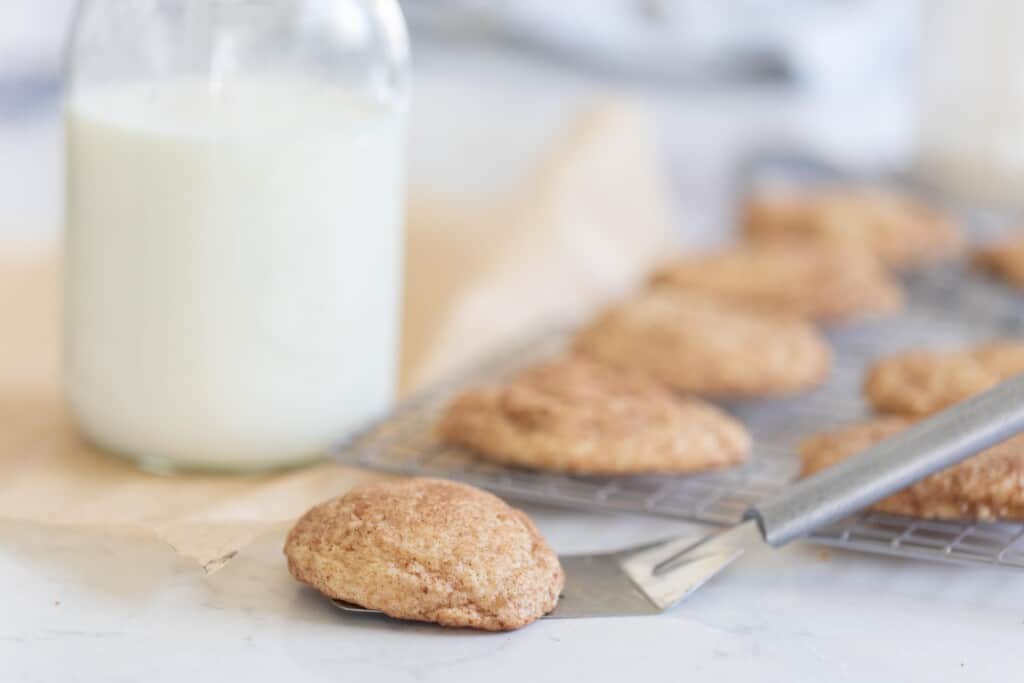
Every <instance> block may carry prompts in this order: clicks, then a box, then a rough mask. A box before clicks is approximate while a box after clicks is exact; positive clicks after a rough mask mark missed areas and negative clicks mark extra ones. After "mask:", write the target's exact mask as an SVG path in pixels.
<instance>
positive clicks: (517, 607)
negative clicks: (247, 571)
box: [284, 478, 565, 631]
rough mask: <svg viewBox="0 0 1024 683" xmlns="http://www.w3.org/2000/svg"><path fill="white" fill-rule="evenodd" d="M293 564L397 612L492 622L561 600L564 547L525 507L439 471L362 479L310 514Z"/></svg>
mask: <svg viewBox="0 0 1024 683" xmlns="http://www.w3.org/2000/svg"><path fill="white" fill-rule="evenodd" d="M284 552H285V555H286V556H287V558H288V569H289V571H290V572H291V574H292V576H294V577H295V578H296V579H298V580H299V581H301V582H303V583H306V584H309V585H310V586H312V587H313V588H316V589H317V590H319V591H320V592H321V593H323V594H324V595H327V596H328V597H331V598H336V599H339V600H344V601H347V602H351V603H354V604H357V605H361V606H363V607H366V608H368V609H376V610H380V611H382V612H384V613H385V614H388V615H389V616H392V617H396V618H399V619H412V620H417V621H430V622H436V623H438V624H442V625H444V626H455V627H470V628H477V629H483V630H489V631H503V630H510V629H516V628H520V627H522V626H525V625H526V624H529V623H530V622H532V621H534V620H536V619H538V618H540V617H541V616H543V615H544V614H547V613H548V612H550V611H551V610H553V609H554V608H555V605H556V604H557V602H558V596H559V593H560V592H561V590H562V588H563V586H564V584H565V575H564V573H563V571H562V567H561V565H560V564H559V561H558V557H557V556H556V555H555V553H554V552H553V551H552V550H551V548H550V547H549V546H548V544H547V543H546V542H545V540H544V539H543V537H541V535H540V532H539V531H538V530H537V528H536V527H535V526H534V525H533V522H531V521H530V519H529V517H527V516H526V514H525V513H523V512H522V511H520V510H517V509H515V508H512V507H510V506H509V505H507V504H506V503H505V502H504V501H502V500H501V499H500V498H498V497H496V496H494V495H492V494H490V493H487V492H484V491H481V490H479V489H476V488H473V487H471V486H467V485H465V484H459V483H455V482H450V481H445V480H440V479H428V478H420V479H407V480H403V481H396V482H387V483H383V484H376V485H372V486H367V487H363V488H358V489H354V490H352V491H350V492H349V493H347V494H345V495H344V496H341V497H339V498H334V499H332V500H329V501H326V502H324V503H321V504H320V505H317V506H315V507H314V508H312V509H311V510H309V511H308V512H307V513H306V514H304V515H303V516H302V517H301V518H300V519H299V520H298V522H296V524H295V526H294V527H293V528H292V530H291V532H290V533H289V534H288V538H287V541H286V542H285V548H284Z"/></svg>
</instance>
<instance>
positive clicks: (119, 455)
mask: <svg viewBox="0 0 1024 683" xmlns="http://www.w3.org/2000/svg"><path fill="white" fill-rule="evenodd" d="M81 438H83V439H84V440H85V441H86V442H87V443H88V444H89V445H90V446H92V447H93V448H95V449H96V450H97V451H98V452H100V453H103V454H104V455H106V456H108V457H111V458H116V459H118V460H122V461H125V462H127V463H129V464H131V465H134V466H135V467H137V468H138V469H140V470H142V471H143V472H146V473H148V474H155V475H157V476H161V477H178V476H189V475H191V476H196V475H208V476H224V477H227V476H246V475H263V474H279V473H282V472H290V471H292V470H299V469H303V468H305V467H310V466H312V465H318V464H320V463H324V462H327V461H328V460H329V458H328V456H327V454H326V453H315V454H311V455H309V456H302V457H298V458H295V459H292V460H289V461H287V462H267V463H244V462H243V463H238V464H223V463H220V464H203V463H195V462H180V461H178V460H175V459H174V458H168V457H166V456H162V455H141V454H137V453H129V452H125V451H121V450H118V449H116V448H110V447H109V446H106V445H105V444H103V443H99V442H97V441H95V440H93V439H90V438H89V437H88V436H87V435H85V434H82V435H81Z"/></svg>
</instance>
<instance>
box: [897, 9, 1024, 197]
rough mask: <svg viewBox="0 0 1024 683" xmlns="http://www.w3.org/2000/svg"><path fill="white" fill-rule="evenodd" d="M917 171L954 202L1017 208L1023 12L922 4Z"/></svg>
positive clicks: (1021, 183)
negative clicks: (957, 200) (955, 200)
mask: <svg viewBox="0 0 1024 683" xmlns="http://www.w3.org/2000/svg"><path fill="white" fill-rule="evenodd" d="M922 11H923V16H922V19H923V24H922V31H921V53H920V54H921V65H920V83H919V101H918V123H919V130H918V159H917V170H918V172H919V173H920V175H921V176H923V178H924V179H926V180H927V181H929V182H930V183H932V184H934V185H935V186H937V187H938V188H939V189H941V190H943V191H944V192H945V193H947V194H948V195H949V196H951V197H952V198H954V199H959V200H963V201H967V202H972V203H980V204H991V205H1009V206H1018V207H1019V206H1021V205H1024V76H1022V73H1021V71H1020V63H1021V60H1022V59H1024V42H1021V40H1020V35H1019V33H1020V32H1019V30H1018V27H1019V26H1020V22H1021V21H1024V4H1021V3H1014V2H1005V0H976V1H975V2H962V1H961V0H930V1H929V2H927V3H922Z"/></svg>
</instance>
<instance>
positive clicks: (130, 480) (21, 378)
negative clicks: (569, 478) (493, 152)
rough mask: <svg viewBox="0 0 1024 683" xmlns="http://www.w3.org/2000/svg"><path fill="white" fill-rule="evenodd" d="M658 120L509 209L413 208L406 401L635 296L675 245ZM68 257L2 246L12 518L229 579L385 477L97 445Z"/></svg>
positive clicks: (567, 134)
mask: <svg viewBox="0 0 1024 683" xmlns="http://www.w3.org/2000/svg"><path fill="white" fill-rule="evenodd" d="M668 213H669V202H668V198H667V195H666V191H665V188H664V185H663V181H662V177H661V169H660V162H659V159H658V155H657V154H656V153H655V147H654V140H653V137H652V130H651V127H650V124H649V122H648V120H647V119H646V117H645V116H644V115H643V114H642V113H641V112H640V111H638V110H637V109H635V108H633V107H632V106H629V105H626V104H622V103H617V102H605V103H601V104H595V105H593V106H591V107H588V108H586V109H584V110H582V111H581V112H580V113H579V114H578V115H577V116H575V117H574V118H573V119H572V120H571V122H570V125H568V127H567V128H566V130H565V131H564V132H563V134H561V135H560V136H557V137H556V139H555V141H554V143H553V144H552V145H551V146H550V148H549V149H547V151H546V153H545V155H544V159H543V160H542V162H541V163H540V164H539V166H538V168H536V169H535V172H534V173H533V174H532V176H531V178H530V179H529V180H528V181H527V182H526V183H525V184H524V186H523V187H521V188H516V189H515V191H510V193H509V194H508V196H505V197H502V198H501V199H493V198H492V199H489V200H488V201H486V202H478V203H475V204H474V203H472V202H452V201H444V200H441V199H439V198H438V197H436V196H433V197H432V196H422V194H421V195H418V194H417V192H416V188H415V187H413V188H412V192H411V200H410V207H409V227H408V231H407V232H408V243H407V255H406V259H407V268H406V292H405V296H406V299H405V317H404V340H403V344H404V350H403V358H402V377H403V379H402V390H403V392H406V391H408V390H411V389H414V388H417V387H420V386H422V385H423V384H424V383H427V382H430V381H432V380H435V379H437V378H439V377H441V376H442V375H443V374H444V373H446V372H448V371H450V370H452V369H454V368H457V367H458V366H460V365H462V364H464V363H466V362H469V361H472V360H473V358H474V357H476V356H478V355H479V354H481V353H484V352H486V351H487V350H488V349H490V348H492V347H494V346H495V345H496V344H500V343H501V342H502V341H503V340H506V339H507V338H508V337H509V336H511V335H519V334H522V333H524V332H525V331H527V330H529V328H530V326H531V325H534V324H537V323H539V322H541V321H550V320H551V319H552V318H557V317H559V316H565V315H573V314H578V313H580V312H581V311H583V310H586V309H588V308H590V307H592V306H594V305H595V304H596V303H598V302H599V301H601V300H603V299H607V298H608V297H610V296H614V295H615V294H616V293H618V292H620V291H621V290H623V289H624V288H627V287H629V286H630V285H632V284H633V283H634V282H635V281H636V279H637V278H638V277H640V276H641V274H642V273H643V272H644V271H645V270H646V268H647V267H648V266H649V265H650V264H651V262H652V261H653V260H654V259H656V258H657V257H658V255H659V254H660V253H661V252H662V250H663V248H664V246H665V244H666V242H667V241H668V232H669V227H668ZM59 260H60V259H59V252H58V249H57V248H56V247H55V246H49V247H38V248H26V247H24V246H22V247H17V248H15V247H14V246H8V247H5V248H0V321H2V323H0V324H2V329H3V333H2V335H0V520H4V521H9V520H18V521H23V522H28V523H33V524H38V525H40V529H41V530H45V526H46V525H64V526H70V525H76V526H83V527H93V528H102V529H105V530H118V531H121V532H124V533H136V534H144V535H150V536H156V537H158V538H160V539H163V540H164V541H166V542H167V543H168V544H170V545H171V546H172V547H173V548H174V549H175V550H176V551H177V552H179V553H180V554H182V555H184V556H187V557H191V558H194V559H195V560H196V561H197V562H199V564H200V565H202V567H203V568H204V569H205V570H206V571H210V572H212V571H215V570H217V569H219V568H220V567H222V566H223V565H224V564H225V563H226V562H227V561H229V560H230V559H231V558H232V557H233V556H234V555H235V554H236V553H237V552H238V550H239V549H240V548H242V547H243V546H244V545H246V544H247V543H249V542H250V541H251V540H253V539H254V538H255V537H256V536H258V535H260V534H263V533H265V532H268V531H271V530H279V529H280V528H282V527H284V526H286V525H288V524H289V522H290V521H291V520H293V519H294V518H295V517H297V516H298V515H300V514H301V513H302V512H303V511H304V510H306V509H307V508H308V507H309V506H311V505H313V504H314V503H316V502H318V501H320V500H323V499H325V498H328V497H331V496H334V495H337V494H339V493H341V492H344V491H345V490H347V489H348V488H350V487H352V486H353V485H355V484H357V483H359V482H363V481H367V480H369V479H372V478H374V477H378V476H380V475H376V474H373V473H370V472H365V471H361V470H358V469H354V468H350V467H343V466H340V465H336V464H333V463H330V462H325V463H322V464H319V465H314V466H311V467H307V468H305V469H300V470H295V471H290V472H285V473H282V474H275V475H262V476H175V477H165V476H157V475H151V474H147V473H144V472H140V471H139V470H137V469H135V468H134V467H132V466H131V465H130V464H128V463H126V462H123V461H121V460H119V459H117V458H115V457H111V456H108V455H105V454H102V453H99V452H97V451H95V450H94V449H92V448H91V447H89V446H88V445H87V444H84V443H83V442H82V441H81V440H80V439H79V438H78V437H77V435H76V434H75V431H74V429H73V427H72V425H71V424H70V422H69V421H68V419H67V417H66V416H65V414H64V411H63V407H62V404H61V399H60V383H59V322H58V320H59V315H58V313H59V289H60V288H59V280H60V264H59Z"/></svg>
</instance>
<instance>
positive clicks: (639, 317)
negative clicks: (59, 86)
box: [575, 288, 832, 397]
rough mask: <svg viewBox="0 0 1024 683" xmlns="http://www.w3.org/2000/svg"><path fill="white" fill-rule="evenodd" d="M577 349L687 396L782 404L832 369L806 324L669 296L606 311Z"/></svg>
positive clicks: (663, 293)
mask: <svg viewBox="0 0 1024 683" xmlns="http://www.w3.org/2000/svg"><path fill="white" fill-rule="evenodd" d="M575 348H576V349H577V351H579V352H580V353H582V354H584V355H587V356H589V357H591V358H594V359H595V360H598V361H600V362H602V363H606V364H608V365H611V366H614V367H617V368H620V369H624V370H632V371H637V372H644V373H646V374H648V375H649V376H650V377H652V378H654V379H655V380H657V381H659V382H662V383H663V384H665V385H667V386H669V387H672V388H673V389H675V390H677V391H680V392H682V393H686V394H695V395H698V396H715V397H757V396H780V395H787V394H793V393H797V392H800V391H804V390H807V389H810V388H812V387H814V386H816V385H818V384H820V383H821V382H822V381H824V380H825V378H826V376H827V375H828V372H829V369H830V367H831V361H832V354H831V350H830V348H829V346H828V343H827V342H826V341H825V340H824V338H823V337H822V336H821V334H820V333H819V332H818V331H817V330H816V329H815V328H814V327H813V326H812V325H811V324H809V323H807V322H804V321H801V320H796V319H792V318H788V317H787V318H783V317H775V316H769V315H765V314H760V313H755V312H752V311H749V310H746V309H744V308H741V307H736V306H732V305H729V304H727V303H725V302H723V301H721V300H717V299H715V298H713V297H708V296H705V295H698V294H694V293H690V292H686V291H682V290H677V289H674V288H654V289H651V290H648V291H646V292H642V293H641V294H639V295H638V296H636V297H634V298H632V299H629V300H627V301H624V302H622V303H620V304H618V305H616V306H612V307H611V308H609V309H607V310H606V311H604V312H603V313H602V314H600V315H599V316H598V317H597V318H596V319H595V320H594V321H593V322H592V323H591V324H590V325H588V326H587V327H585V328H584V329H583V330H582V331H580V332H579V334H578V335H577V336H576V340H575Z"/></svg>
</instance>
